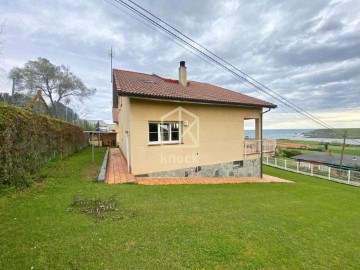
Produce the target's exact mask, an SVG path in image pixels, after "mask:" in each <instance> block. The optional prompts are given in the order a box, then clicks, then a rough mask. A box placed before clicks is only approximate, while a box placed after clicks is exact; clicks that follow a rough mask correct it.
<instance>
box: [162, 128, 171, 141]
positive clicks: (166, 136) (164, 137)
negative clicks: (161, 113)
mask: <svg viewBox="0 0 360 270" xmlns="http://www.w3.org/2000/svg"><path fill="white" fill-rule="evenodd" d="M169 130H170V124H160V136H161V141H169V139H170V138H169V136H170V133H169Z"/></svg>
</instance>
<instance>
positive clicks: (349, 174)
mask: <svg viewBox="0 0 360 270" xmlns="http://www.w3.org/2000/svg"><path fill="white" fill-rule="evenodd" d="M350 179H351V170H348V184H349V185H350Z"/></svg>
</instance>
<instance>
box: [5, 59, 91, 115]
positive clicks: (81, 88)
mask: <svg viewBox="0 0 360 270" xmlns="http://www.w3.org/2000/svg"><path fill="white" fill-rule="evenodd" d="M10 77H11V78H15V82H16V89H17V91H27V92H28V93H30V94H34V93H35V92H36V91H37V90H41V92H42V94H43V95H44V96H45V97H47V98H48V100H49V101H50V106H49V107H50V108H51V113H52V115H53V116H54V117H59V116H60V115H59V111H58V108H59V107H60V106H59V104H60V103H61V102H64V103H66V104H68V103H69V100H71V99H73V98H75V99H78V100H79V101H83V100H84V99H85V98H88V97H90V96H92V95H94V94H95V93H96V89H95V88H88V87H86V86H85V84H84V83H83V82H82V80H81V79H80V78H78V77H77V76H76V75H75V74H73V73H72V72H71V71H70V68H69V67H66V66H64V65H61V66H56V65H54V64H52V63H51V62H50V61H49V60H48V59H46V58H41V57H39V58H38V59H37V60H34V61H28V62H27V63H25V65H24V67H23V68H19V67H14V68H13V69H12V70H11V71H10Z"/></svg>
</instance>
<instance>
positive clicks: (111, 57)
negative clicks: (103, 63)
mask: <svg viewBox="0 0 360 270" xmlns="http://www.w3.org/2000/svg"><path fill="white" fill-rule="evenodd" d="M108 55H109V57H110V68H111V69H110V78H111V82H113V76H112V60H113V58H115V52H114V51H113V49H112V46H111V47H110V50H109V51H108Z"/></svg>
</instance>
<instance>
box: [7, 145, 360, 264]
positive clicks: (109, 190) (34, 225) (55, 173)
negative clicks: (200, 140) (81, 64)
mask: <svg viewBox="0 0 360 270" xmlns="http://www.w3.org/2000/svg"><path fill="white" fill-rule="evenodd" d="M103 154H104V150H102V149H101V150H99V149H96V166H94V165H93V164H91V152H90V150H89V149H87V150H85V151H83V152H81V153H80V154H78V155H75V156H73V157H70V158H68V159H66V160H65V161H64V162H62V163H60V162H58V163H56V162H53V163H51V164H50V166H48V167H47V169H46V170H45V171H44V176H46V180H45V182H44V183H42V184H38V185H36V186H34V187H32V188H30V189H28V190H25V191H21V192H14V191H10V192H7V193H5V194H3V195H2V197H0V228H1V230H0V240H1V245H0V269H184V268H193V269H359V268H360V211H359V209H360V200H359V195H360V189H359V188H357V187H352V186H346V185H342V184H337V183H333V182H329V181H326V180H320V179H316V178H312V177H309V176H304V175H297V174H294V173H290V172H285V171H281V170H278V169H275V168H270V167H265V168H264V171H265V173H268V174H271V175H275V176H280V177H284V178H286V179H290V180H293V181H295V182H296V183H294V184H284V183H276V184H275V183H272V184H224V185H172V186H141V185H126V184H125V185H106V184H103V183H96V182H95V181H94V179H95V178H96V174H97V170H98V168H99V166H100V163H101V159H102V156H103ZM75 195H80V196H89V197H94V196H96V197H98V198H103V199H109V198H111V197H112V196H113V197H114V198H115V199H117V201H118V202H119V205H118V212H114V213H113V214H111V216H112V217H114V219H111V218H110V216H109V217H108V218H105V219H104V220H100V221H98V222H95V221H96V220H95V219H94V218H93V217H91V216H87V215H84V214H80V213H75V212H69V211H67V210H68V208H69V205H70V204H71V202H72V200H73V197H74V196H75ZM116 217H118V218H116ZM32 267H33V268H32Z"/></svg>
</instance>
